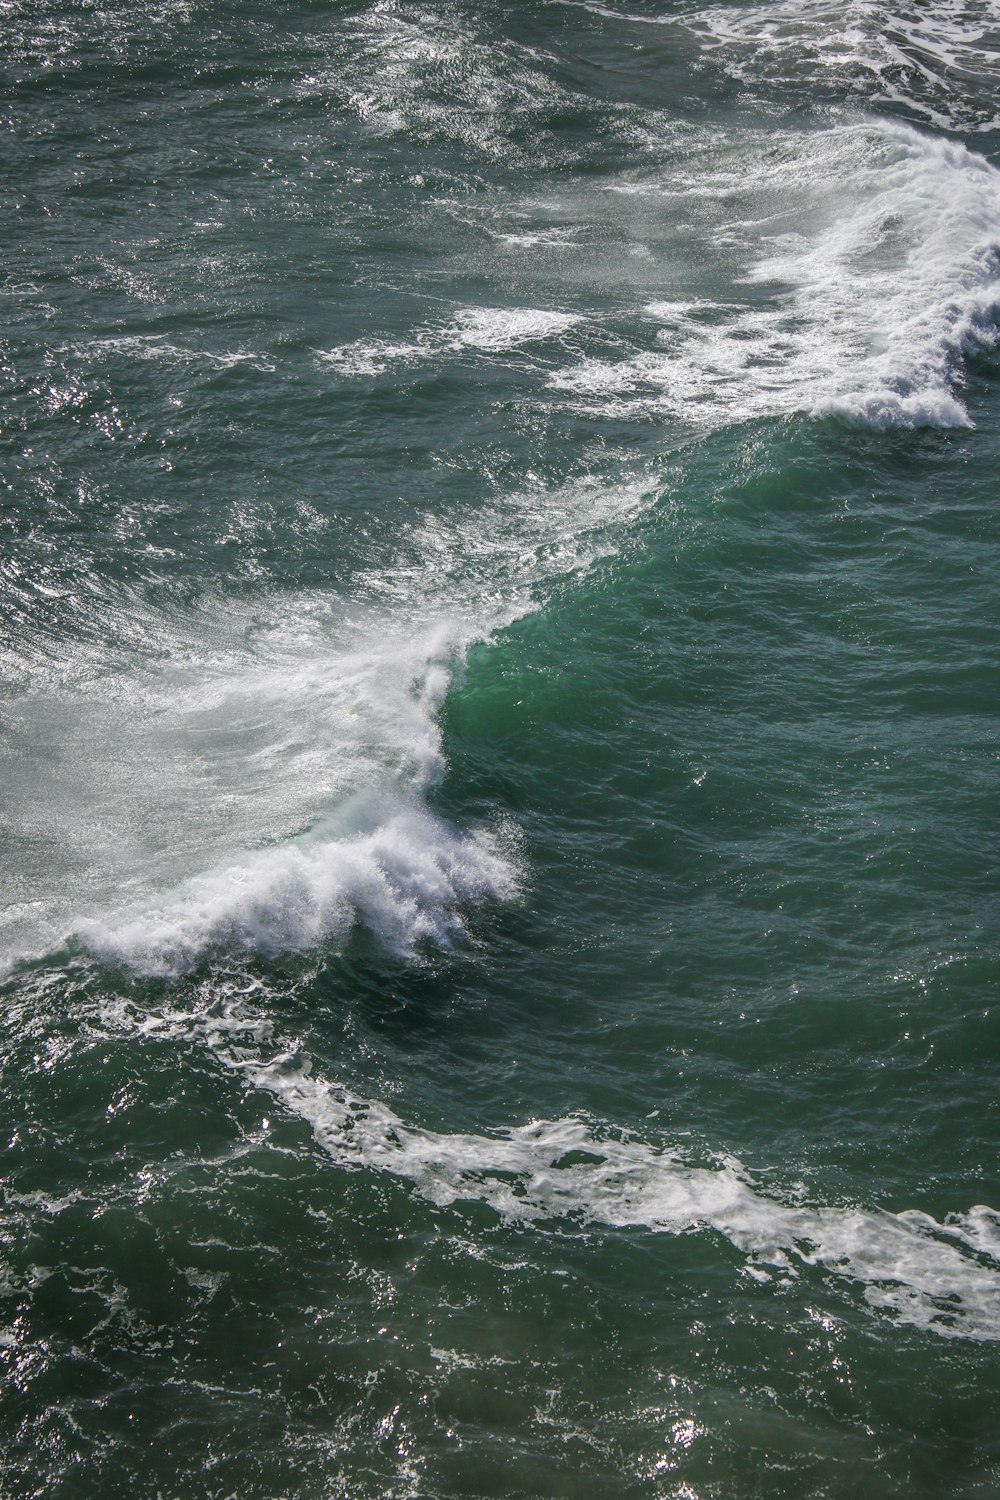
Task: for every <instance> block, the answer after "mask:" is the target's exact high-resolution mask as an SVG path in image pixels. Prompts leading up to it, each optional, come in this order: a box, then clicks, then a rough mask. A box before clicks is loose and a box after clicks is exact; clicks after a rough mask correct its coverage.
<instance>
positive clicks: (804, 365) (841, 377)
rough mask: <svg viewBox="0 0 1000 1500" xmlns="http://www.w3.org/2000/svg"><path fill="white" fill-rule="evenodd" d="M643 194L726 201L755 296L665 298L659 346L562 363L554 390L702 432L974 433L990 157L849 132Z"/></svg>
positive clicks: (659, 314) (726, 238)
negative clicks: (722, 427) (819, 425)
mask: <svg viewBox="0 0 1000 1500" xmlns="http://www.w3.org/2000/svg"><path fill="white" fill-rule="evenodd" d="M630 191H632V192H635V191H646V192H648V193H650V194H654V195H655V194H661V195H667V196H670V197H675V198H679V199H681V200H683V199H684V198H685V197H686V196H690V197H692V198H696V199H697V198H706V197H707V198H710V199H713V200H715V199H718V200H720V201H723V202H726V203H728V206H729V210H730V213H729V216H728V217H727V218H726V220H725V221H724V222H723V223H722V225H721V226H720V228H719V231H718V236H717V237H718V241H719V243H720V244H727V243H728V244H729V245H731V246H733V247H735V249H736V252H737V253H738V254H740V253H743V250H744V247H746V250H747V251H749V252H750V258H749V264H748V266H747V269H746V270H745V272H744V275H743V282H744V284H745V285H747V286H748V287H751V288H753V290H754V294H755V295H754V296H753V298H752V299H749V298H748V299H747V301H745V302H743V301H738V300H734V301H732V302H728V303H719V302H714V301H711V300H710V299H703V300H695V301H688V302H678V301H673V302H662V301H656V302H651V303H649V304H648V305H647V307H646V309H645V313H646V316H647V317H648V318H649V319H650V321H651V322H652V323H653V324H656V325H658V326H657V327H656V329H655V334H654V337H653V339H652V340H651V341H650V344H649V345H648V346H647V347H645V348H642V349H640V350H639V352H637V353H631V354H630V355H629V356H628V357H626V358H623V359H617V360H612V359H606V358H600V359H598V358H589V359H584V360H582V361H581V362H579V363H578V364H577V365H576V366H575V367H567V368H563V369H561V370H559V371H557V372H554V373H553V374H552V375H551V376H550V377H549V379H550V384H551V385H552V386H553V388H555V389H556V390H558V391H561V392H563V393H565V394H566V395H567V396H570V397H575V398H577V400H578V402H579V403H580V404H583V405H585V406H591V407H593V406H596V407H599V408H600V409H601V410H603V411H605V412H607V413H609V414H613V415H618V416H630V415H643V414H649V413H659V414H663V415H669V416H673V417H676V418H679V419H681V420H683V421H686V422H691V423H694V424H699V425H706V424H707V425H719V424H723V423H728V422H732V421H739V420H746V419H750V418H754V417H760V416H774V415H783V414H791V413H793V412H799V411H801V412H806V413H809V414H811V415H813V416H824V415H830V414H835V415H837V416H840V417H842V418H844V419H846V420H847V421H849V422H851V423H854V424H856V425H858V426H863V427H871V428H875V429H880V430H881V429H886V428H891V427H922V426H936V427H962V426H969V425H970V419H969V416H968V412H967V411H966V408H965V406H964V405H963V403H962V401H961V398H960V395H959V394H958V388H959V387H960V385H961V381H962V376H963V364H962V361H963V357H964V356H965V355H966V354H968V353H970V352H972V351H975V350H977V349H984V348H991V347H993V345H994V344H995V342H996V338H997V326H996V319H997V313H998V310H1000V262H998V258H997V248H998V246H1000V173H998V172H997V171H996V169H995V168H993V167H991V166H990V165H989V164H988V163H987V162H986V161H985V160H984V159H983V158H981V157H979V156H976V155H974V154H973V153H971V152H969V151H968V150H966V149H965V147H963V146H960V145H957V144H955V143H953V142H948V141H930V140H927V139H925V138H924V137H923V136H921V135H919V134H918V133H917V132H916V131H914V130H912V129H910V128H909V127H907V126H891V125H864V126H848V127H842V128H837V129H834V130H829V131H824V132H816V133H814V134H810V135H805V136H801V135H796V136H787V135H786V136H783V137H778V138H777V139H776V140H775V141H774V143H773V144H772V145H771V146H770V147H769V148H767V149H765V150H763V151H761V152H760V153H759V154H755V155H754V156H752V157H750V158H748V159H746V160H745V161H740V162H739V163H736V164H733V163H732V162H730V161H727V162H726V163H725V165H724V166H723V168H722V170H721V171H716V173H715V174H714V175H712V174H706V173H703V172H695V173H692V174H690V175H689V176H688V177H679V178H678V177H675V178H672V179H669V180H667V181H666V182H661V183H647V184H645V185H639V184H632V185H630ZM738 288H739V281H738V280H737V291H738Z"/></svg>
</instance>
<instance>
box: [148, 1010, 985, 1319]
mask: <svg viewBox="0 0 1000 1500" xmlns="http://www.w3.org/2000/svg"><path fill="white" fill-rule="evenodd" d="M130 1024H131V1023H130ZM142 1024H143V1025H144V1026H145V1028H146V1029H149V1030H156V1031H160V1032H165V1031H176V1032H177V1033H178V1034H184V1035H187V1034H189V1033H190V1032H191V1031H192V1030H194V1031H195V1032H197V1033H199V1034H201V1035H202V1037H203V1038H204V1040H205V1041H206V1042H207V1044H208V1045H209V1047H210V1048H211V1049H212V1051H213V1052H214V1054H215V1055H216V1056H217V1057H218V1058H219V1060H220V1061H221V1062H222V1063H224V1065H225V1066H226V1067H229V1068H231V1069H233V1070H234V1071H236V1072H238V1073H239V1074H240V1075H241V1076H242V1077H244V1078H245V1079H246V1080H247V1081H248V1082H249V1083H250V1084H252V1085H253V1086H254V1087H256V1088H259V1089H263V1090H265V1091H266V1092H268V1093H269V1094H271V1095H272V1096H273V1097H274V1098H276V1099H277V1100H279V1101H280V1103H281V1104H282V1106H283V1107H284V1108H285V1109H286V1110H287V1111H288V1112H289V1113H291V1114H292V1115H294V1116H296V1117H298V1118H299V1119H301V1120H303V1121H304V1122H305V1123H307V1124H308V1126H309V1127H310V1129H311V1130H312V1132H313V1135H314V1136H315V1139H316V1141H317V1142H318V1144H319V1145H320V1146H321V1147H322V1148H323V1150H324V1151H326V1152H327V1153H328V1154H329V1155H330V1156H331V1157H332V1159H333V1160H334V1161H335V1162H336V1163H337V1164H338V1166H340V1167H343V1168H347V1169H364V1170H369V1171H378V1172H386V1173H389V1174H391V1175H392V1176H395V1177H399V1178H402V1179H403V1180H405V1181H407V1182H410V1183H411V1184H412V1185H413V1187H414V1188H415V1190H416V1191H417V1192H418V1193H419V1194H420V1195H421V1196H422V1197H424V1198H426V1199H428V1200H429V1201H430V1202H432V1203H434V1204H437V1205H439V1206H441V1207H446V1206H448V1205H452V1204H456V1203H461V1202H471V1203H482V1204H486V1205H488V1206H489V1207H490V1208H491V1209H493V1210H494V1211H495V1212H496V1213H497V1214H499V1215H500V1216H501V1217H503V1218H504V1219H507V1220H509V1221H511V1222H513V1223H519V1224H524V1225H532V1224H534V1225H537V1226H539V1227H542V1228H544V1227H545V1225H546V1224H547V1223H550V1222H552V1221H567V1220H568V1221H571V1222H574V1223H576V1224H577V1225H591V1226H599V1225H604V1226H607V1227H609V1228H612V1229H619V1230H628V1229H632V1230H634V1229H644V1230H648V1231H653V1232H655V1233H662V1234H671V1235H680V1234H693V1233H704V1232H706V1231H711V1232H713V1233H715V1234H718V1235H721V1236H723V1237H724V1238H725V1239H726V1240H728V1241H729V1242H730V1244H732V1245H733V1246H734V1247H735V1248H736V1249H737V1250H739V1251H740V1252H741V1253H742V1254H743V1256H744V1257H745V1269H746V1271H747V1272H748V1274H749V1275H751V1276H752V1277H753V1278H754V1279H756V1280H759V1281H767V1280H770V1279H773V1278H774V1277H778V1278H779V1279H789V1278H795V1277H796V1276H798V1275H799V1274H800V1272H801V1269H802V1268H803V1267H806V1266H812V1267H821V1268H822V1269H823V1270H824V1271H825V1272H826V1273H828V1274H830V1275H833V1276H836V1277H839V1278H843V1279H845V1280H846V1281H850V1282H856V1283H858V1284H859V1285H860V1286H862V1287H863V1288H864V1296H865V1299H866V1301H867V1302H868V1303H869V1304H870V1306H871V1307H873V1308H875V1309H877V1310H879V1311H881V1312H883V1313H887V1314H889V1315H890V1316H891V1318H892V1319H893V1320H895V1321H896V1322H899V1323H904V1324H909V1325H913V1326H917V1327H921V1328H925V1329H927V1330H929V1331H930V1332H932V1333H935V1334H938V1335H940V1336H943V1337H946V1338H959V1337H961V1338H968V1339H975V1340H982V1341H990V1342H994V1341H998V1340H1000V1214H998V1213H997V1212H996V1211H995V1210H994V1209H991V1208H988V1207H986V1206H985V1205H977V1206H975V1207H973V1208H972V1209H970V1210H969V1212H968V1213H967V1214H964V1215H961V1214H960V1215H953V1216H951V1217H949V1218H948V1219H946V1220H945V1221H944V1222H939V1221H938V1220H936V1219H934V1218H933V1217H932V1216H931V1215H929V1214H924V1213H920V1212H916V1211H910V1212H904V1213H889V1212H885V1211H882V1210H879V1209H866V1208H862V1207H856V1206H851V1205H845V1206H832V1205H820V1206H810V1205H806V1204H803V1203H800V1202H790V1201H787V1200H782V1199H781V1198H779V1197H777V1196H775V1195H774V1194H773V1193H768V1192H765V1191H763V1190H762V1189H761V1187H760V1185H759V1184H758V1183H756V1182H755V1181H754V1179H753V1175H752V1174H751V1173H750V1172H748V1171H747V1170H746V1169H745V1168H744V1167H743V1166H742V1165H741V1163H740V1162H738V1161H737V1160H735V1159H734V1158H732V1157H722V1158H719V1159H717V1160H716V1161H715V1162H714V1164H712V1165H709V1166H705V1165H693V1164H692V1163H691V1162H690V1161H689V1160H688V1159H686V1157H685V1155H684V1153H683V1151H681V1150H680V1149H677V1148H674V1147H670V1146H660V1147H656V1146H653V1145H650V1144H649V1143H648V1142H645V1141H642V1140H640V1139H638V1138H637V1137H635V1136H633V1135H630V1134H628V1133H626V1132H622V1131H618V1130H615V1129H613V1128H611V1127H609V1126H600V1125H598V1124H597V1123H595V1122H591V1121H589V1120H587V1119H585V1118H581V1117H572V1116H571V1117H568V1118H564V1119H557V1120H533V1121H531V1122H530V1123H528V1124H525V1125H522V1126H518V1127H515V1128H512V1129H501V1130H497V1131H495V1132H493V1133H491V1134H479V1133H476V1134H472V1133H459V1132H455V1133H449V1132H442V1131H433V1130H424V1129H421V1128H419V1127H416V1126H412V1125H408V1124H407V1123H406V1122H405V1121H404V1120H403V1119H402V1118H401V1117H400V1116H399V1115H398V1114H397V1113H396V1112H395V1111H394V1110H392V1109H391V1108H389V1106H388V1105H386V1104H383V1103H381V1102H380V1101H377V1100H369V1099H363V1098H359V1097H358V1095H357V1094H355V1093H353V1092H352V1091H350V1090H349V1089H347V1088H346V1087H344V1086H343V1085H341V1084H338V1083H334V1082H331V1081H329V1080H327V1079H325V1078H323V1077H322V1076H320V1075H319V1074H317V1073H316V1072H315V1071H314V1069H313V1068H312V1066H311V1063H310V1061H309V1059H308V1058H306V1057H304V1056H303V1055H302V1054H301V1052H300V1051H299V1050H298V1049H297V1048H296V1047H294V1046H292V1047H290V1048H288V1049H286V1050H282V1051H278V1052H277V1053H275V1051H274V1048H273V1045H272V1044H271V1041H270V1038H271V1029H272V1028H271V1025H270V1022H269V1021H268V1020H267V1018H266V1017H265V1016H263V1015H261V1014H259V1013H257V1012H256V1011H255V1009H254V1008H253V1005H252V1004H249V1003H247V998H246V997H245V996H237V998H235V999H234V998H232V997H230V998H227V999H224V1000H223V1001H222V1003H221V1004H220V1003H219V1000H218V997H216V999H215V1002H214V1003H213V1005H212V1007H211V1009H210V1010H209V1011H208V1012H207V1013H206V1012H190V1013H183V1014H182V1013H178V1014H176V1015H172V1014H171V1013H169V1012H167V1013H164V1014H156V1015H152V1016H149V1017H147V1018H146V1020H145V1021H144V1022H143V1023H142Z"/></svg>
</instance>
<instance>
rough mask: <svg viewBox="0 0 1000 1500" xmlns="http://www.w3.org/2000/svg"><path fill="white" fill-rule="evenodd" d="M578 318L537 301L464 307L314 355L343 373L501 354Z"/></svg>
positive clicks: (560, 329) (378, 371)
mask: <svg viewBox="0 0 1000 1500" xmlns="http://www.w3.org/2000/svg"><path fill="white" fill-rule="evenodd" d="M580 322H582V318H581V316H580V314H578V313H568V312H563V311H560V310H558V309H554V308H539V307H463V308H459V309H458V310H457V311H456V313H455V314H454V316H453V317H452V318H451V319H449V320H448V321H447V322H445V323H438V324H427V325H425V326H424V327H423V328H419V329H417V330H416V331H415V333H414V335H413V337H412V338H411V339H404V340H402V341H395V342H394V341H392V340H390V339H358V340H355V341H354V342H353V343H350V344H341V345H339V346H338V347H337V348H335V349H328V350H323V351H320V352H319V354H318V358H319V359H320V360H321V361H322V362H323V363H325V364H329V365H332V366H333V367H334V368H335V369H336V370H337V371H338V372H339V373H340V374H342V375H345V376H362V377H363V376H371V375H381V374H383V373H384V372H385V371H386V370H388V369H389V368H390V367H398V366H405V365H412V364H417V363H419V362H420V361H421V360H427V359H435V358H440V357H441V356H442V355H447V354H462V353H465V352H467V351H470V350H472V351H478V352H480V353H483V354H504V353H508V352H509V351H511V350H514V349H521V348H523V347H524V346H525V345H526V344H535V343H540V342H544V341H545V340H548V339H554V338H558V337H559V336H560V335H562V334H563V333H566V332H567V331H568V330H569V329H571V328H573V327H575V326H576V324H578V323H580Z"/></svg>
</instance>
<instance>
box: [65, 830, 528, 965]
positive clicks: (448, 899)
mask: <svg viewBox="0 0 1000 1500" xmlns="http://www.w3.org/2000/svg"><path fill="white" fill-rule="evenodd" d="M379 816H380V822H379V825H378V827H377V829H376V830H375V831H374V832H373V833H368V834H354V835H351V836H348V837H339V838H338V837H323V836H322V835H314V836H313V837H312V838H311V839H310V840H308V841H305V842H302V843H298V844H294V845H291V846H285V847H282V848H279V849H274V850H265V851H261V852H258V853H256V854H253V855H251V856H249V857H247V858H246V859H245V860H244V861H243V862H241V863H239V864H234V865H229V866H227V867H225V868H223V869H218V870H213V871H211V872H209V873H207V874H204V875H199V876H195V877H194V878H192V879H190V880H188V881H186V882H185V883H184V885H183V886H182V887H181V888H180V889H179V890H178V891H176V892H175V893H174V894H173V895H172V897H171V898H170V899H169V900H168V901H167V902H166V903H165V904H163V905H162V906H156V907H153V908H149V909H146V910H143V911H141V912H139V913H137V914H136V915H133V916H131V917H126V918H124V919H117V920H116V919H114V918H112V919H111V920H107V919H105V920H103V921H96V920H90V921H86V920H84V921H82V922H80V923H79V924H78V925H77V936H78V937H80V938H81V939H82V940H83V941H84V942H85V943H86V944H87V946H88V947H89V948H90V949H91V950H92V951H94V952H96V953H98V954H100V955H101V956H103V957H106V958H107V957H111V958H115V959H117V960H119V961H123V962H125V963H127V964H128V965H129V967H130V968H131V969H133V971H135V972H137V973H140V974H162V975H172V974H179V973H184V972H185V971H187V970H189V969H191V968H192V967H194V965H195V964H197V963H198V962H200V961H201V960H203V959H204V958H206V957H211V956H214V955H217V954H220V953H224V954H233V953H240V952H247V951H251V952H264V953H267V952H276V951H278V952H288V951H295V950H301V949H306V948H313V947H315V946H317V945H319V944H321V943H329V942H331V941H334V940H338V939H343V938H344V936H345V935H346V934H347V933H348V932H349V930H350V928H351V927H352V926H353V924H354V923H355V922H356V921H362V922H364V923H365V924H366V926H367V927H368V928H369V929H370V931H371V932H372V933H374V935H375V936H376V937H378V938H379V939H380V940H381V941H382V942H383V943H384V944H385V946H386V947H388V948H390V949H391V950H393V951H394V952H396V953H398V954H400V955H401V956H403V957H412V955H413V953H414V950H415V949H416V947H417V945H418V944H419V943H421V942H430V943H434V944H436V945H437V946H439V947H449V946H450V945H451V943H452V941H453V939H454V938H455V936H456V935H457V934H459V933H461V932H462V931H464V926H465V924H464V920H463V916H462V909H463V908H464V907H468V906H470V905H475V904H479V903H481V902H483V901H485V900H509V899H510V898H511V897H512V896H514V895H515V893H516V891H517V876H516V860H515V858H514V857H512V856H513V854H514V845H515V841H514V838H513V835H512V834H508V837H507V838H506V839H504V838H502V837H498V836H497V835H496V834H493V833H490V832H489V831H486V830H482V829H480V830H475V831H473V832H471V833H462V832H460V831H459V830H458V829H456V828H453V827H451V826H450V825H449V824H448V823H446V822H445V821H444V820H443V819H441V818H436V817H434V816H432V815H431V814H430V813H429V812H428V811H427V810H426V809H425V808H423V807H421V806H419V805H417V806H413V807H410V808H405V807H404V808H401V809H400V811H399V812H397V813H396V814H395V816H387V814H386V809H385V806H384V803H383V805H382V807H381V808H380V812H379Z"/></svg>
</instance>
